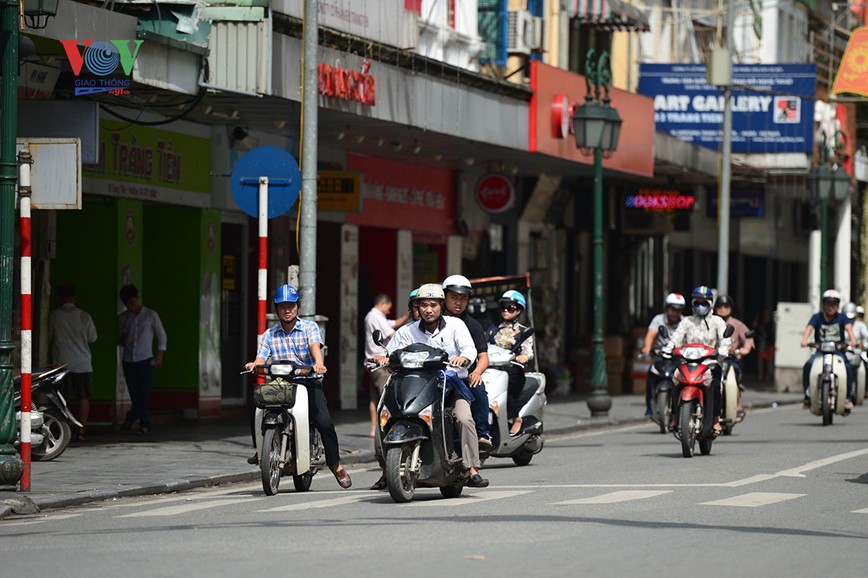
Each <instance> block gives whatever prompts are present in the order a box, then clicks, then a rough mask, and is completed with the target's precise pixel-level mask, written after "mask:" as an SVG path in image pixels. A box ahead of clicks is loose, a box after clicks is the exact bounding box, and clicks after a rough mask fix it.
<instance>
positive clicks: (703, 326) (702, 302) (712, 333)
mask: <svg viewBox="0 0 868 578" xmlns="http://www.w3.org/2000/svg"><path fill="white" fill-rule="evenodd" d="M712 298H713V295H712V293H711V289H709V288H708V287H706V286H705V285H700V286H699V287H697V288H695V289H694V290H693V292H692V293H691V295H690V305H691V307H693V315H690V316H689V317H685V318H684V319H682V320H681V323H680V324H679V325H678V329H676V330H675V333H673V334H672V336H671V337H670V339H669V343H667V344H666V345H665V346H664V347H663V353H664V354H665V355H672V351H673V350H674V349H675V348H676V347H681V346H682V345H684V344H685V343H701V344H703V345H707V346H708V347H713V348H715V349H717V350H718V351H720V352H727V351H728V350H729V346H730V340H729V337H724V336H723V332H724V331H725V330H726V323H724V321H723V319H721V318H720V317H718V316H717V315H714V314H713V313H711V300H712ZM720 374H721V369H720V365H718V364H715V365H713V366H712V368H711V375H712V383H711V392H712V399H713V406H712V416H713V417H714V425H713V428H714V435H716V436H717V435H720V434H721V433H722V432H723V429H722V428H721V426H720V405H721V392H720ZM677 401H678V393H677V392H676V394H675V395H673V396H672V402H673V404H676V403H677ZM676 419H677V412H676V411H675V408H673V411H672V417H671V419H670V422H669V429H670V430H674V429H675V427H676V425H675V422H676Z"/></svg>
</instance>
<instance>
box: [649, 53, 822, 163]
mask: <svg viewBox="0 0 868 578" xmlns="http://www.w3.org/2000/svg"><path fill="white" fill-rule="evenodd" d="M639 73H640V78H639V93H640V94H643V95H645V96H650V97H651V98H653V99H654V120H655V123H656V125H657V130H658V131H659V132H665V133H667V134H670V135H672V136H673V137H675V138H677V139H679V140H683V141H687V142H692V143H696V144H698V145H702V146H705V147H708V148H711V149H714V150H717V149H718V147H719V143H720V142H722V141H723V107H724V98H723V90H722V89H720V88H717V87H716V86H712V85H710V84H708V83H706V80H705V65H702V64H642V65H641V66H640V68H639ZM732 73H733V83H734V87H733V91H732V151H733V152H735V153H786V152H804V153H810V152H811V151H812V150H813V144H814V97H815V95H816V82H817V70H816V66H815V65H814V64H751V65H733V71H732Z"/></svg>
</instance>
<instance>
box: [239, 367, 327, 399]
mask: <svg viewBox="0 0 868 578" xmlns="http://www.w3.org/2000/svg"><path fill="white" fill-rule="evenodd" d="M312 371H313V369H312V368H310V367H304V366H299V365H296V364H294V363H292V362H289V361H275V362H272V363H270V364H266V365H260V366H258V367H256V368H255V372H256V373H257V374H259V375H265V376H268V377H270V378H271V379H270V380H269V381H267V382H266V383H261V384H257V385H256V386H255V387H254V388H253V402H254V403H255V404H256V407H259V408H265V407H276V406H280V407H286V408H290V407H292V406H294V405H295V394H296V389H297V388H298V385H297V384H296V383H293V382H292V381H291V380H290V379H291V378H292V377H302V376H309V375H311V373H312Z"/></svg>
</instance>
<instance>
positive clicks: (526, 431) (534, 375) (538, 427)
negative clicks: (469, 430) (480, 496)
mask: <svg viewBox="0 0 868 578" xmlns="http://www.w3.org/2000/svg"><path fill="white" fill-rule="evenodd" d="M510 364H515V365H518V366H519V367H523V366H522V365H521V364H520V363H517V362H516V361H515V353H513V352H512V351H509V350H508V349H504V348H502V347H498V346H497V345H489V346H488V369H486V370H485V371H484V372H483V373H482V381H483V383H485V390H486V391H487V392H488V405H489V412H488V421H489V423H490V424H491V438H492V444H491V445H492V449H491V452H490V453H488V455H489V456H494V457H497V458H512V461H513V462H515V464H516V465H519V466H526V465H527V464H529V463H530V461H531V459H532V458H533V456H534V454H538V453H539V452H541V451H542V449H543V445H544V443H545V442H544V440H543V438H542V433H543V408H544V407H545V405H546V395H545V389H546V378H545V375H544V374H542V373H539V372H530V373H526V374H525V378H526V381H525V385H524V389H523V390H522V392H521V395H520V396H519V399H521V400H525V399H526V400H527V401H526V402H525V403H524V404H523V405H522V407H521V409H520V410H519V412H518V415H519V416H521V418H522V427H521V431H520V432H519V434H518V435H515V436H510V435H509V429H510V426H509V419H508V413H507V407H506V404H507V389H508V386H509V376H508V374H507V373H506V372H505V371H503V370H502V369H504V368H507V367H509V366H510ZM486 457H488V456H486ZM480 458H482V456H481V455H480Z"/></svg>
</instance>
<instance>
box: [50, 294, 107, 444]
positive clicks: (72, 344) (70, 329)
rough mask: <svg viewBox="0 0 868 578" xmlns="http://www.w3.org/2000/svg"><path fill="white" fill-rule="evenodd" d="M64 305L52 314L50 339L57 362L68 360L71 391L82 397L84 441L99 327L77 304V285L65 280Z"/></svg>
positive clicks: (81, 435) (80, 436)
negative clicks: (93, 345)
mask: <svg viewBox="0 0 868 578" xmlns="http://www.w3.org/2000/svg"><path fill="white" fill-rule="evenodd" d="M57 296H58V297H59V298H60V307H58V308H57V309H55V310H54V311H52V312H51V314H50V315H49V316H48V340H49V342H50V343H51V357H52V359H53V360H54V363H65V364H66V369H67V370H68V371H69V373H67V375H66V377H65V378H64V380H63V381H64V385H65V386H67V391H71V392H72V395H73V396H74V397H75V398H76V399H78V421H80V422H81V430H79V432H78V440H79V441H84V439H85V431H86V430H87V418H88V416H89V414H90V396H91V393H92V392H93V365H92V363H91V352H90V344H91V343H93V342H94V341H96V327H95V326H94V324H93V319H92V318H91V316H90V315H88V313H87V312H86V311H82V310H81V309H79V308H78V307H76V306H75V285H73V284H72V283H64V284H63V285H61V286H60V287H58V288H57Z"/></svg>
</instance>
